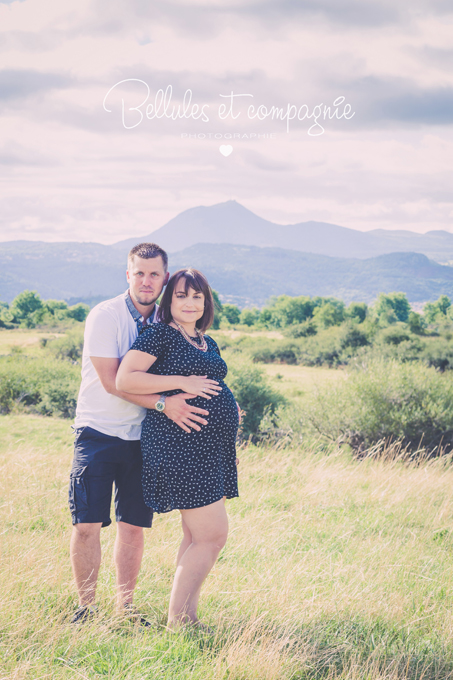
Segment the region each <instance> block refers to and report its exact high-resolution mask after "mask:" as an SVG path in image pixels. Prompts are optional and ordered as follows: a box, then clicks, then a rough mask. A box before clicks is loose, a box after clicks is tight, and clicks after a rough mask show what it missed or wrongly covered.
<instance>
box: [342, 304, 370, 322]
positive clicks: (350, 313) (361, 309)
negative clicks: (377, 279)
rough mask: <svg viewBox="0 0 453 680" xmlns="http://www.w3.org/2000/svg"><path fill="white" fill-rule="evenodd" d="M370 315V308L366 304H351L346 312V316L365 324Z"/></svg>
mask: <svg viewBox="0 0 453 680" xmlns="http://www.w3.org/2000/svg"><path fill="white" fill-rule="evenodd" d="M367 314H368V306H367V304H366V302H351V304H350V305H349V307H348V308H347V310H346V316H347V317H348V318H349V319H352V320H353V321H358V322H359V323H363V322H364V321H365V319H366V317H367Z"/></svg>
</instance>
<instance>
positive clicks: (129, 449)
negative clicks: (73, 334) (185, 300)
mask: <svg viewBox="0 0 453 680" xmlns="http://www.w3.org/2000/svg"><path fill="white" fill-rule="evenodd" d="M167 263H168V258H167V254H166V253H165V251H164V250H162V248H159V246H157V245H156V244H154V243H140V244H139V245H137V246H135V247H134V248H132V250H131V251H130V253H129V256H128V268H127V272H126V275H127V280H128V283H129V290H128V291H126V293H124V294H122V295H119V296H118V297H116V298H113V299H111V300H106V301H105V302H101V303H100V304H99V305H97V306H96V307H94V309H92V310H91V312H90V313H89V315H88V318H87V321H86V328H85V337H84V348H83V359H82V384H81V387H80V392H79V397H78V402H77V411H76V418H75V433H76V436H75V443H74V461H73V466H72V470H71V478H70V486H69V506H70V510H71V514H72V523H73V531H72V537H71V547H70V552H71V562H72V568H73V572H74V577H75V581H76V586H77V590H78V594H79V608H78V609H77V611H76V612H75V614H74V616H73V618H72V622H73V623H81V622H83V621H86V620H88V619H90V618H92V617H93V616H94V614H95V612H96V607H95V605H94V602H95V591H96V582H97V576H98V571H99V566H100V562H101V544H100V533H101V527H104V526H108V525H109V524H111V519H110V504H111V497H112V486H113V483H114V484H115V515H116V521H117V535H116V541H115V549H114V559H115V567H116V578H117V602H118V607H119V608H120V610H121V611H124V612H125V613H126V614H127V615H128V616H129V617H130V618H135V619H138V620H139V621H140V622H141V624H142V625H145V626H149V625H150V624H149V623H148V622H147V621H146V620H145V619H143V618H142V617H141V616H140V615H139V614H138V612H137V611H136V610H135V609H134V607H133V605H132V598H133V592H134V588H135V584H136V581H137V576H138V572H139V569H140V563H141V559H142V555H143V527H148V528H149V527H151V523H152V511H151V510H150V508H148V507H147V506H146V505H145V502H144V500H143V492H142V485H141V466H142V462H141V452H140V430H141V422H142V420H143V418H144V416H145V413H146V411H145V409H146V408H150V409H151V408H155V407H156V403H157V402H158V400H159V395H156V394H155V395H132V394H128V393H125V392H121V391H119V390H117V389H116V387H115V379H116V373H117V370H118V367H119V365H120V362H121V360H122V358H123V357H124V355H125V354H126V352H127V351H128V350H129V348H130V347H131V345H132V343H133V342H134V340H135V339H136V338H137V336H138V334H139V332H140V330H141V329H142V328H143V327H146V325H147V324H148V323H152V322H153V321H155V320H156V300H157V299H158V298H159V296H160V294H161V292H162V289H163V287H164V285H165V284H166V283H167V280H168V273H167ZM194 396H195V395H193V394H192V395H191V394H184V393H182V394H177V395H174V396H171V397H167V399H166V401H165V405H164V408H165V414H166V415H167V416H168V418H170V419H171V420H173V421H174V422H175V423H177V424H178V425H179V426H180V427H181V428H182V429H183V430H185V431H186V432H190V428H193V429H195V430H199V429H200V426H202V425H206V423H207V421H206V420H205V419H204V418H203V416H206V415H208V411H205V410H203V409H200V408H195V407H193V406H190V405H189V404H187V403H186V399H190V398H191V397H194ZM160 408H161V409H162V404H160Z"/></svg>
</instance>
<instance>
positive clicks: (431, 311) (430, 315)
mask: <svg viewBox="0 0 453 680" xmlns="http://www.w3.org/2000/svg"><path fill="white" fill-rule="evenodd" d="M450 308H451V300H450V298H449V297H447V296H446V295H441V296H440V298H439V299H438V300H436V301H435V302H427V303H426V305H425V306H424V307H423V315H424V317H425V321H426V322H427V323H438V322H439V321H445V318H446V317H447V314H448V313H449V312H450V311H451V310H450Z"/></svg>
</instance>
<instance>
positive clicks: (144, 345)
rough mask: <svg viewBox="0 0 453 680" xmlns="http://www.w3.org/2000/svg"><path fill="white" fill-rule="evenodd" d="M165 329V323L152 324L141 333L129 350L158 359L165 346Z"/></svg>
mask: <svg viewBox="0 0 453 680" xmlns="http://www.w3.org/2000/svg"><path fill="white" fill-rule="evenodd" d="M166 329H167V324H165V323H153V324H150V326H149V328H147V329H146V330H145V331H143V332H142V333H141V334H140V335H139V336H138V338H137V340H136V341H135V342H134V344H133V345H132V347H131V349H136V350H138V351H139V352H145V353H146V354H151V356H153V357H158V356H159V355H160V354H162V352H163V350H164V348H165V346H166V344H167V345H168V343H166V342H165V337H166Z"/></svg>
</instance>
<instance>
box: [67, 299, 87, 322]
mask: <svg viewBox="0 0 453 680" xmlns="http://www.w3.org/2000/svg"><path fill="white" fill-rule="evenodd" d="M89 311H90V308H89V306H88V305H85V304H84V303H83V302H78V303H77V304H76V305H72V307H68V309H67V311H66V316H68V317H69V318H70V319H75V320H76V321H85V319H86V318H87V316H88V314H89Z"/></svg>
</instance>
